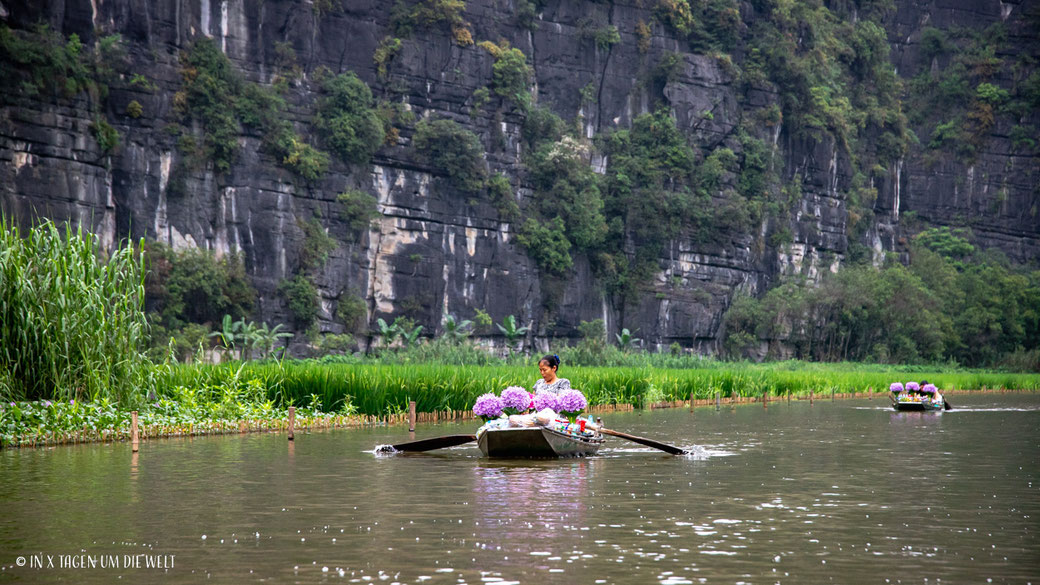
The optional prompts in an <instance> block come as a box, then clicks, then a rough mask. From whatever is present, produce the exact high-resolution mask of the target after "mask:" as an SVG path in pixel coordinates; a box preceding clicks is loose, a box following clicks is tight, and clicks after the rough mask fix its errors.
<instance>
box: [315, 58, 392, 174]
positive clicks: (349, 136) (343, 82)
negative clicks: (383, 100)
mask: <svg viewBox="0 0 1040 585" xmlns="http://www.w3.org/2000/svg"><path fill="white" fill-rule="evenodd" d="M322 90H323V93H324V97H322V98H321V99H320V100H319V101H318V112H317V115H316V116H315V121H314V125H315V127H317V128H318V130H319V132H321V135H322V137H323V138H324V139H325V142H326V143H327V144H328V145H329V148H331V149H332V150H333V152H335V153H336V154H338V155H339V157H340V158H341V159H343V160H344V161H346V162H348V163H359V164H364V163H367V162H368V161H369V159H371V157H372V154H373V153H375V151H376V150H377V149H379V147H380V146H381V145H382V144H383V136H384V134H385V131H384V128H383V122H382V120H381V119H380V118H379V116H378V115H377V114H376V110H375V107H374V106H375V102H374V100H373V99H372V91H371V90H370V89H369V88H368V85H366V84H365V82H364V81H361V80H360V79H358V77H357V75H355V74H354V73H353V72H348V73H343V74H340V75H336V76H335V77H331V78H329V79H328V80H326V81H325V83H324V84H323V86H322Z"/></svg>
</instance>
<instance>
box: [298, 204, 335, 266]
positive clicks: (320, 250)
mask: <svg viewBox="0 0 1040 585" xmlns="http://www.w3.org/2000/svg"><path fill="white" fill-rule="evenodd" d="M296 225H298V226H299V227H300V229H302V230H303V236H304V237H303V246H301V247H300V267H301V269H302V270H303V271H305V272H310V271H312V270H315V269H318V268H321V267H322V266H324V265H325V263H326V262H328V259H329V253H330V252H332V251H333V250H335V249H336V246H337V245H338V244H337V243H336V240H335V239H334V238H333V237H332V236H330V235H329V233H328V232H327V231H326V230H325V228H324V227H323V226H322V225H321V222H320V221H318V218H316V217H312V218H311V219H310V220H308V221H302V220H297V221H296Z"/></svg>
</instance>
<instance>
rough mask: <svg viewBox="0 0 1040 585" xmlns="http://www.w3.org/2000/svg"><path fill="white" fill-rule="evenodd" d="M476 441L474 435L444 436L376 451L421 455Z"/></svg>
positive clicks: (385, 447)
mask: <svg viewBox="0 0 1040 585" xmlns="http://www.w3.org/2000/svg"><path fill="white" fill-rule="evenodd" d="M476 440H477V436H476V435H446V436H443V437H433V438H432V439H422V440H419V441H409V442H407V443H398V444H396V445H380V446H379V447H377V448H376V450H377V451H378V452H380V453H394V452H396V451H401V452H406V453H421V452H423V451H433V450H434V449H444V448H447V447H455V446H456V445H465V444H466V443H472V442H473V441H476Z"/></svg>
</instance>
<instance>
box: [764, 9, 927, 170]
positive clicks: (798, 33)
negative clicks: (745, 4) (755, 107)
mask: <svg viewBox="0 0 1040 585" xmlns="http://www.w3.org/2000/svg"><path fill="white" fill-rule="evenodd" d="M763 8H765V9H766V10H765V12H766V14H765V18H762V19H760V20H757V21H756V22H755V24H754V25H753V26H754V30H753V31H752V34H751V36H750V47H749V48H750V50H749V53H748V54H749V57H748V62H747V63H746V64H745V67H744V70H745V72H749V73H750V75H749V76H747V77H746V81H748V82H750V83H752V84H753V83H756V82H758V81H759V80H760V79H761V78H763V77H766V76H768V78H769V80H770V81H772V82H773V83H774V84H775V85H776V86H777V87H778V88H779V90H780V98H781V107H782V113H783V120H784V122H785V124H784V125H785V127H786V128H791V129H793V130H794V131H795V132H797V133H798V134H802V135H808V136H812V137H816V138H819V137H821V136H823V135H831V136H834V137H835V138H836V139H837V141H838V143H839V145H841V146H842V147H844V148H846V149H848V150H850V151H852V153H853V154H854V155H856V156H857V158H858V159H859V161H860V163H861V164H866V165H870V164H873V161H874V160H878V161H880V162H881V163H882V164H888V162H890V161H892V160H895V159H896V158H898V157H900V156H902V154H903V153H904V152H905V151H906V147H907V144H908V141H909V139H910V138H909V137H910V135H909V133H908V130H907V120H906V116H905V115H904V114H903V112H902V109H901V101H900V99H899V98H900V92H901V87H900V82H899V79H898V77H897V76H896V74H895V71H894V69H893V67H892V64H891V62H890V61H889V58H888V50H889V49H888V41H887V37H886V34H885V31H884V29H883V27H882V26H881V25H880V16H881V15H880V14H876V13H874V12H876V11H871V14H872V15H871V16H869V17H867V18H843V17H842V15H841V14H840V13H839V12H838V11H837V7H836V8H828V7H827V6H826V5H823V4H818V3H775V4H774V3H770V4H769V5H767V6H764V7H763ZM861 16H862V15H861ZM864 139H866V140H864Z"/></svg>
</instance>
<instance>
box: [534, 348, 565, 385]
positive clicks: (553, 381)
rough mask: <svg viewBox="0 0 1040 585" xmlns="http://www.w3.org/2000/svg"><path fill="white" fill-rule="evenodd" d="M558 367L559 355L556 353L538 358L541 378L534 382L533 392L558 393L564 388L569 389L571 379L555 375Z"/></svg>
mask: <svg viewBox="0 0 1040 585" xmlns="http://www.w3.org/2000/svg"><path fill="white" fill-rule="evenodd" d="M559 369H560V356H558V355H556V354H553V355H547V356H544V357H543V358H542V359H540V360H538V372H539V373H541V375H542V379H541V380H538V381H537V382H535V383H534V388H532V390H533V391H534V393H535V394H538V393H539V392H552V393H553V394H559V393H560V392H563V391H564V390H570V389H571V381H570V380H568V379H567V378H560V377H559V376H557V375H556V372H557V370H559Z"/></svg>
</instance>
